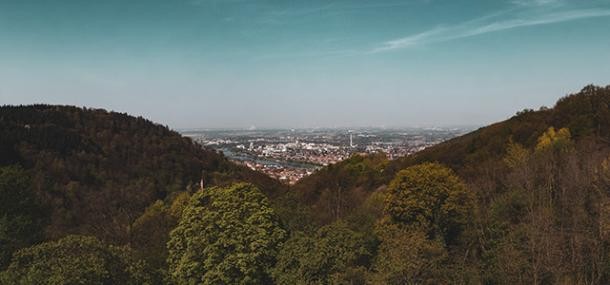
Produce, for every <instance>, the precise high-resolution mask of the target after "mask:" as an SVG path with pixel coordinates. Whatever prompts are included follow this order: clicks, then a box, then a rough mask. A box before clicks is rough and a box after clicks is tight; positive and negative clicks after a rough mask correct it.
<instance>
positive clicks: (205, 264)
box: [167, 183, 287, 284]
mask: <svg viewBox="0 0 610 285" xmlns="http://www.w3.org/2000/svg"><path fill="white" fill-rule="evenodd" d="M286 236H287V233H286V231H285V230H284V229H283V228H282V226H281V224H280V221H279V219H278V217H277V215H276V214H275V212H274V211H273V209H272V208H271V206H270V204H269V201H268V200H267V198H266V197H265V195H263V194H262V193H261V192H260V191H259V190H258V189H257V188H256V187H254V186H253V185H250V184H245V183H240V184H235V185H233V186H230V187H226V188H222V187H211V188H206V189H204V190H203V191H199V192H197V193H195V194H194V195H193V196H192V198H191V200H190V202H189V205H188V206H187V207H186V209H185V210H184V212H183V213H182V217H181V218H180V222H179V224H178V226H177V227H176V229H174V230H173V231H172V232H171V234H170V240H169V242H168V244H167V247H168V249H169V256H168V264H169V273H170V276H171V279H172V280H173V282H174V283H176V284H264V283H268V282H270V277H269V270H270V269H271V267H272V266H273V265H274V264H275V258H276V255H277V252H278V251H279V247H280V246H281V244H282V242H283V241H284V240H285V239H286Z"/></svg>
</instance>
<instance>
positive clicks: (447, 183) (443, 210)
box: [385, 163, 474, 242]
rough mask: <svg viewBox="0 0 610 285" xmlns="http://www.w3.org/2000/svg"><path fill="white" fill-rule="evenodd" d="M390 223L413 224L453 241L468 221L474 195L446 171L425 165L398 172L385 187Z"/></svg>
mask: <svg viewBox="0 0 610 285" xmlns="http://www.w3.org/2000/svg"><path fill="white" fill-rule="evenodd" d="M388 191H389V195H388V198H387V203H386V207H385V211H386V213H387V214H388V216H389V218H390V219H391V221H392V222H393V223H401V224H406V225H414V226H417V227H420V228H422V229H424V230H426V231H427V232H428V233H429V234H431V235H432V237H434V235H436V234H438V235H439V236H440V237H442V238H444V239H445V241H448V242H449V241H453V240H455V238H456V235H458V234H459V233H460V232H461V231H462V230H463V228H464V227H465V225H466V224H467V223H468V222H469V221H470V220H471V219H472V214H473V206H474V204H473V203H474V195H473V193H471V192H470V191H469V190H468V189H467V188H466V185H465V184H464V183H463V182H462V181H461V180H460V179H459V178H458V177H457V176H456V175H455V174H454V173H453V171H452V170H451V169H449V168H446V167H444V166H442V165H440V164H434V163H426V164H421V165H417V166H412V167H409V168H407V169H405V170H402V171H400V172H399V173H398V174H397V175H396V177H395V178H394V180H392V182H391V183H390V186H389V188H388Z"/></svg>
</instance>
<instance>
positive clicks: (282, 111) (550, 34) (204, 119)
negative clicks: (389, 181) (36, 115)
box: [0, 0, 610, 128]
mask: <svg viewBox="0 0 610 285" xmlns="http://www.w3.org/2000/svg"><path fill="white" fill-rule="evenodd" d="M590 83H593V84H598V85H607V84H610V0H605V1H600V0H592V1H570V0H506V1H501V0H497V1H475V0H472V1H464V0H446V1H441V0H411V1H394V0H376V1H330V0H327V1H317V0H310V1H256V0H248V1H246V0H173V1H168V0H163V1H154V0H147V1H144V0H142V1H136V0H134V1H115V0H105V1H97V0H72V1H70V0H64V1H60V0H58V1H46V0H38V1H33V0H14V1H13V0H0V104H31V103H52V104H69V105H77V106H89V107H100V108H106V109H111V110H116V111H121V112H128V113H131V114H134V115H142V116H145V117H147V118H150V119H152V120H154V121H157V122H160V123H163V124H168V125H169V126H170V127H173V128H196V127H231V128H234V127H238V128H240V127H243V128H247V127H250V126H252V125H254V126H257V127H261V128H271V127H335V126H348V127H349V126H386V127H399V126H423V125H425V126H430V125H483V124H487V123H490V122H494V121H498V120H502V119H505V118H507V117H509V116H511V115H512V114H514V113H515V112H516V111H518V110H521V109H523V108H537V107H539V106H542V105H547V106H551V105H553V103H554V102H555V101H556V100H557V99H558V98H559V97H561V96H563V95H565V94H568V93H571V92H575V91H578V90H579V89H580V88H581V87H583V86H584V85H586V84H590Z"/></svg>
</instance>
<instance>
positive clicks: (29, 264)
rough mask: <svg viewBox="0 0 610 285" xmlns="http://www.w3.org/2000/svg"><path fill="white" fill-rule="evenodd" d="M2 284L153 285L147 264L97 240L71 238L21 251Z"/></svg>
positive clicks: (122, 250)
mask: <svg viewBox="0 0 610 285" xmlns="http://www.w3.org/2000/svg"><path fill="white" fill-rule="evenodd" d="M0 281H1V284H24V285H26V284H49V285H56V284H57V285H59V284H66V285H68V284H99V285H110V284H133V285H136V284H152V283H151V282H152V279H151V278H150V276H149V273H148V270H147V268H146V265H145V263H143V262H142V261H139V260H137V259H135V258H133V256H132V255H131V252H130V251H129V250H127V249H124V248H119V247H114V246H107V245H104V244H103V243H101V242H100V241H99V240H97V239H95V238H93V237H84V236H68V237H65V238H63V239H60V240H58V241H53V242H47V243H43V244H40V245H36V246H33V247H30V248H26V249H22V250H20V251H18V252H17V253H16V254H15V255H14V256H13V258H12V261H11V263H10V265H9V267H8V268H7V270H6V271H4V272H2V273H1V274H0Z"/></svg>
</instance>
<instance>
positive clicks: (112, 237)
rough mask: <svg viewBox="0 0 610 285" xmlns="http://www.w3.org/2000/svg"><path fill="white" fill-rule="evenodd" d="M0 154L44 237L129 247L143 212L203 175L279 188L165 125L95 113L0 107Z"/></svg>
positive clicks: (216, 182) (272, 190) (270, 191)
mask: <svg viewBox="0 0 610 285" xmlns="http://www.w3.org/2000/svg"><path fill="white" fill-rule="evenodd" d="M0 148H1V149H0V154H2V155H1V156H0V166H3V165H6V164H7V163H18V164H20V165H22V166H23V167H24V168H25V169H26V170H27V171H28V173H29V174H31V181H32V187H31V188H32V190H33V191H34V192H35V193H36V196H37V197H38V198H39V199H40V201H41V202H42V203H43V204H44V206H46V207H47V208H48V209H50V213H48V217H49V223H50V224H49V225H48V227H46V228H45V235H46V236H45V238H46V239H56V238H60V237H63V236H65V235H66V234H67V233H79V234H84V235H93V236H96V237H98V238H100V239H101V240H104V241H109V242H112V243H128V242H129V239H130V233H129V229H130V225H131V224H132V223H133V222H134V221H135V219H136V218H138V217H139V216H140V215H141V214H142V213H143V212H144V210H145V209H146V208H147V207H148V206H150V205H151V204H152V203H154V202H155V201H157V200H165V198H166V197H168V196H172V195H173V193H176V192H179V191H184V190H185V189H187V188H188V187H189V186H192V185H195V184H197V182H199V180H200V178H201V176H202V173H204V176H205V178H206V181H207V184H208V185H219V184H225V183H231V182H233V181H248V182H251V183H254V184H255V185H257V186H259V187H260V188H261V190H262V191H264V192H265V193H267V194H270V195H275V194H277V193H279V192H280V191H282V190H283V188H282V186H281V184H280V183H279V182H277V181H274V180H273V179H271V178H269V177H266V176H265V175H263V174H261V173H257V172H254V171H251V170H249V169H248V168H246V167H241V166H237V165H235V164H233V163H231V162H230V161H229V160H228V159H226V158H225V157H224V156H222V155H221V154H219V153H217V152H216V151H213V150H210V149H205V148H203V147H202V146H201V145H199V144H196V143H194V142H193V141H192V140H191V139H189V138H185V137H183V136H181V135H180V134H179V133H177V132H175V131H172V130H170V129H168V128H167V127H165V126H162V125H159V124H155V123H153V122H151V121H149V120H146V119H144V118H142V117H137V118H136V117H132V116H129V115H127V114H122V113H116V112H107V111H105V110H101V109H86V108H76V107H69V106H50V105H32V106H1V107H0ZM215 177H222V180H217V179H215Z"/></svg>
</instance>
